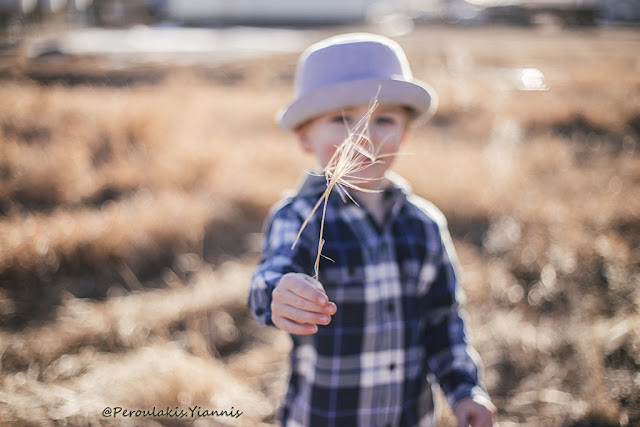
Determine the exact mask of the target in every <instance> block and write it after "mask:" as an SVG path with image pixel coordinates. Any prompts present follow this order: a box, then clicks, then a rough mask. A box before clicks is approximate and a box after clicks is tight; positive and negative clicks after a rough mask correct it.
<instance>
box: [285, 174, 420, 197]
mask: <svg viewBox="0 0 640 427" xmlns="http://www.w3.org/2000/svg"><path fill="white" fill-rule="evenodd" d="M385 178H386V179H387V181H388V183H389V185H388V186H387V187H386V188H385V189H384V190H383V191H384V195H385V199H387V200H389V201H391V200H392V199H398V198H399V197H403V198H406V197H407V196H410V195H411V194H412V190H411V185H410V184H409V182H408V181H407V180H405V179H404V178H402V177H401V176H400V175H398V174H396V173H394V172H391V171H387V173H386V174H385ZM326 189H327V180H326V178H325V176H324V174H321V173H313V172H308V173H307V175H306V176H305V177H304V179H303V180H302V183H301V184H300V186H299V187H298V190H297V196H298V197H303V198H316V199H318V198H320V197H321V196H322V193H324V191H325V190H326ZM334 193H336V194H335V196H334ZM337 193H338V191H337V190H334V191H332V192H331V194H332V196H333V197H336V196H337V197H340V196H339V195H338V194H337Z"/></svg>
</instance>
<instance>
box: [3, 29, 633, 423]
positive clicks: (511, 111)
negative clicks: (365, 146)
mask: <svg viewBox="0 0 640 427" xmlns="http://www.w3.org/2000/svg"><path fill="white" fill-rule="evenodd" d="M340 31H344V29H341V30H340ZM319 35H320V36H324V35H326V34H319ZM397 40H398V41H399V42H400V43H401V44H402V45H403V46H404V47H405V49H406V51H407V54H408V56H409V58H410V61H411V63H412V67H413V69H414V74H415V75H416V77H418V78H420V79H423V80H426V81H428V82H430V83H431V84H432V85H433V86H434V87H435V88H436V89H437V91H438V92H439V94H440V97H441V100H440V108H439V110H438V113H437V114H436V116H435V117H434V119H433V120H432V121H431V122H430V123H429V124H427V125H426V126H423V127H420V128H417V129H415V130H414V132H413V135H412V140H411V142H410V143H409V144H408V146H407V153H406V155H404V156H402V157H401V158H399V159H398V161H397V163H396V167H395V170H396V171H397V172H398V173H400V174H401V175H403V176H405V177H406V178H408V179H409V180H410V181H411V182H412V185H413V188H414V190H415V191H416V192H417V193H418V194H420V195H422V196H424V197H425V198H428V199H430V200H431V201H433V202H434V203H435V204H436V205H438V206H439V207H440V208H441V209H442V210H443V211H444V213H445V214H446V216H447V218H448V220H449V225H450V228H451V232H452V235H453V237H454V241H455V245H456V248H457V250H458V254H459V257H460V260H461V263H462V268H463V283H464V289H465V291H466V293H467V296H468V302H467V310H468V313H469V316H470V319H471V323H470V332H471V336H472V341H473V343H474V345H475V346H476V348H477V349H478V351H479V353H480V354H481V356H482V357H483V359H484V362H485V367H484V371H485V372H484V375H485V376H484V377H485V383H486V386H487V388H488V390H489V392H490V394H491V395H492V397H493V398H494V400H495V403H496V405H497V406H498V407H499V411H500V412H499V420H500V422H501V425H503V426H510V425H530V426H539V425H544V426H584V425H587V426H588V425H593V426H596V425H598V426H600V425H604V426H617V425H623V426H624V425H630V426H631V425H640V49H639V48H640V31H638V30H632V29H612V28H609V29H590V30H560V29H548V28H546V29H540V28H539V29H519V28H496V29H489V28H457V29H455V28H448V27H434V28H428V27H419V28H416V30H415V31H414V32H413V33H411V34H409V35H405V36H402V37H398V38H397ZM296 59H297V58H296V55H279V56H272V57H267V58H260V59H244V60H242V61H237V62H233V63H228V64H226V65H219V66H215V67H214V66H209V67H204V66H202V67H189V68H187V67H176V66H169V65H163V66H157V67H153V68H150V67H145V68H142V67H141V66H135V67H130V68H122V67H119V68H118V67H113V66H111V67H108V66H105V65H104V64H103V63H102V62H101V61H102V60H101V59H99V58H67V59H64V58H53V59H52V58H41V59H33V60H26V59H20V58H17V59H16V58H9V57H4V58H0V424H2V425H29V426H31V425H34V426H40V425H43V426H47V425H72V426H83V425H89V424H90V425H121V424H123V423H128V424H129V425H148V426H151V425H179V426H182V425H198V426H200V425H234V426H237V425H238V426H239V425H242V426H258V425H274V424H275V420H276V418H275V414H276V411H277V409H278V402H279V400H280V398H281V396H282V393H283V391H284V387H285V382H286V378H287V354H288V350H289V346H290V341H289V338H288V337H287V336H285V335H284V334H282V333H280V332H278V331H276V330H274V329H270V328H261V327H259V326H258V325H257V324H256V323H255V322H254V321H253V320H252V318H251V317H250V315H249V313H248V310H247V308H246V296H247V293H248V282H249V278H250V275H251V271H252V268H253V267H254V266H255V264H256V263H257V261H258V256H259V248H260V234H259V233H260V231H261V227H262V221H263V219H264V218H265V216H266V215H267V212H268V210H269V207H270V206H271V205H272V204H273V203H274V202H275V201H276V200H277V199H278V198H279V197H280V195H281V192H282V191H283V190H284V189H287V188H293V187H295V186H296V185H297V183H298V181H299V179H300V178H301V176H302V171H303V170H304V169H305V168H310V167H311V166H312V162H311V159H309V158H307V157H305V155H304V154H303V153H302V152H301V150H299V149H298V147H297V146H296V142H295V140H294V139H293V137H292V136H291V135H288V134H285V133H283V132H281V131H280V130H279V129H278V128H277V127H276V125H275V124H274V121H273V116H274V113H275V111H276V110H277V109H278V108H279V107H281V106H282V105H284V104H285V103H286V102H287V101H288V100H289V98H290V97H291V94H292V88H291V83H292V74H293V69H294V66H295V62H296ZM523 68H536V69H539V70H540V71H541V72H542V73H543V74H544V77H545V84H546V85H547V86H548V90H545V91H523V90H517V87H518V84H519V82H518V79H517V70H519V69H523ZM106 407H110V408H124V409H127V410H138V409H140V410H149V411H150V410H152V409H153V408H154V407H155V408H156V415H158V413H159V411H164V413H163V415H164V416H159V417H158V416H156V417H151V416H147V417H145V416H143V415H142V413H138V414H137V415H138V416H135V414H134V416H133V417H126V416H124V414H123V413H122V412H120V413H118V414H116V415H117V416H116V417H113V414H112V416H111V417H104V416H103V410H104V408H106ZM168 409H169V410H171V411H172V412H171V413H170V415H171V416H166V415H167V414H166V411H167V410H168ZM191 409H194V411H195V412H194V413H192V412H191ZM181 410H184V411H185V413H184V415H185V416H184V417H183V418H179V417H176V416H175V415H180V412H179V411H181ZM214 410H216V411H226V412H224V413H221V412H218V413H212V411H214ZM205 411H209V412H205ZM198 412H199V413H200V416H198ZM192 415H194V416H192ZM238 415H239V416H238ZM444 420H445V421H444V424H445V425H449V424H451V418H450V414H449V413H447V412H446V411H445V414H444Z"/></svg>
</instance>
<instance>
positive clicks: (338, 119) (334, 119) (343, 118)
mask: <svg viewBox="0 0 640 427" xmlns="http://www.w3.org/2000/svg"><path fill="white" fill-rule="evenodd" d="M329 121H330V122H331V123H340V124H344V123H349V116H348V115H346V114H336V115H334V116H331V117H330V118H329Z"/></svg>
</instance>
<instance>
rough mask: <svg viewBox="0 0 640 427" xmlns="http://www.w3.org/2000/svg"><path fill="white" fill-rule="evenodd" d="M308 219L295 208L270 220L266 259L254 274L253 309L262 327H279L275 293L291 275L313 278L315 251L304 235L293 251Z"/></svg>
mask: <svg viewBox="0 0 640 427" xmlns="http://www.w3.org/2000/svg"><path fill="white" fill-rule="evenodd" d="M303 220H304V218H301V216H300V215H298V214H297V212H295V210H294V209H293V207H292V205H291V204H288V205H285V206H284V207H282V208H280V209H279V210H277V211H276V212H275V213H274V214H273V216H272V217H271V218H270V220H269V222H268V224H267V227H266V230H265V237H264V248H263V250H262V259H261V261H260V264H259V265H258V267H257V268H256V270H255V271H254V273H253V277H252V279H251V288H250V291H249V308H250V310H251V312H252V313H253V316H254V317H255V318H256V319H257V320H258V322H259V323H260V324H262V325H271V326H275V325H274V323H273V319H272V313H271V302H272V295H273V290H274V289H275V288H276V286H277V285H278V283H280V280H281V279H282V277H283V276H284V275H285V274H287V273H303V274H308V275H312V274H313V263H314V260H313V255H312V254H311V253H310V250H309V248H310V247H311V245H310V244H308V242H305V240H304V239H305V237H306V235H307V233H303V234H302V236H301V237H300V241H299V242H298V244H297V245H296V247H295V248H294V249H291V246H292V244H293V242H294V241H295V239H296V236H297V234H298V230H299V229H300V226H301V225H302V222H303Z"/></svg>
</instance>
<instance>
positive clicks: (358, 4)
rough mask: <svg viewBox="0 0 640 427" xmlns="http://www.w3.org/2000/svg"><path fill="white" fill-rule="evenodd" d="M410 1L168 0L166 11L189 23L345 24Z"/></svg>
mask: <svg viewBox="0 0 640 427" xmlns="http://www.w3.org/2000/svg"><path fill="white" fill-rule="evenodd" d="M408 3H409V1H406V0H268V1H266V0H166V2H165V4H164V14H165V16H166V17H167V18H169V19H170V20H175V21H179V22H185V23H192V24H197V23H203V22H221V23H233V22H260V23H300V24H309V23H328V22H331V23H344V22H359V21H364V20H367V19H369V18H371V17H375V16H381V15H387V14H391V13H399V12H403V11H405V10H406V7H407V5H408Z"/></svg>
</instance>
